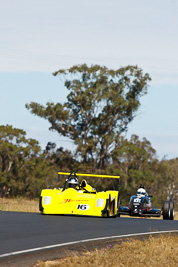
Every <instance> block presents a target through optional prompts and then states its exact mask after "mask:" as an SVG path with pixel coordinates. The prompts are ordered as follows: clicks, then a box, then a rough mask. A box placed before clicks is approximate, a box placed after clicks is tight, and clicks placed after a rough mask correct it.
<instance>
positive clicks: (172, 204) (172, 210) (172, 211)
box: [169, 201, 174, 220]
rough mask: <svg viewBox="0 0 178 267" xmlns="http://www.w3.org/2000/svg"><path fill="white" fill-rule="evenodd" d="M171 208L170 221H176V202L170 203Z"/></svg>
mask: <svg viewBox="0 0 178 267" xmlns="http://www.w3.org/2000/svg"><path fill="white" fill-rule="evenodd" d="M169 207H170V220H174V202H173V201H170V203H169Z"/></svg>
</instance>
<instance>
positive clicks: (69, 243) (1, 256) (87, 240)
mask: <svg viewBox="0 0 178 267" xmlns="http://www.w3.org/2000/svg"><path fill="white" fill-rule="evenodd" d="M165 233H178V230H171V231H157V232H146V233H136V234H126V235H116V236H106V237H97V238H91V239H85V240H79V241H73V242H66V243H61V244H56V245H50V246H44V247H38V248H31V249H26V250H20V251H15V252H10V253H5V254H1V255H0V258H3V257H8V256H13V255H19V254H23V253H28V252H34V251H39V250H44V249H51V248H57V247H64V246H69V245H76V244H80V243H86V242H92V241H99V240H107V239H116V238H124V237H132V236H144V235H154V234H165Z"/></svg>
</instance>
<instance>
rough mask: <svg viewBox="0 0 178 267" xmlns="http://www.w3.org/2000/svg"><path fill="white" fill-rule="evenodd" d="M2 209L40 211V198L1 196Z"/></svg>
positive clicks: (177, 217)
mask: <svg viewBox="0 0 178 267" xmlns="http://www.w3.org/2000/svg"><path fill="white" fill-rule="evenodd" d="M0 210H3V211H22V212H39V200H29V199H24V198H16V199H9V198H0ZM121 217H129V216H121ZM133 218H134V217H133ZM135 218H138V217H135ZM146 219H149V218H146ZM151 219H162V217H160V218H153V217H151ZM174 220H178V212H175V216H174Z"/></svg>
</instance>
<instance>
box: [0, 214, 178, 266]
mask: <svg viewBox="0 0 178 267" xmlns="http://www.w3.org/2000/svg"><path fill="white" fill-rule="evenodd" d="M166 230H168V231H170V230H178V221H168V220H154V219H140V218H138V219H137V218H92V217H77V216H57V215H41V214H39V213H24V212H3V211H1V212H0V241H1V242H0V258H1V259H2V255H4V254H7V253H12V252H17V251H22V250H28V249H33V248H38V247H44V246H50V245H56V244H62V243H66V242H72V241H80V240H86V239H92V238H99V237H109V236H118V235H126V234H135V233H145V232H155V231H166ZM9 266H10V265H9Z"/></svg>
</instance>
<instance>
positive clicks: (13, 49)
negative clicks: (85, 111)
mask: <svg viewBox="0 0 178 267" xmlns="http://www.w3.org/2000/svg"><path fill="white" fill-rule="evenodd" d="M0 4H1V8H0V93H1V94H0V95H1V98H0V124H1V125H6V124H10V125H13V126H14V127H17V128H21V129H24V130H25V131H26V132H27V137H29V138H35V139H37V140H38V141H39V142H40V145H41V146H42V147H45V145H46V143H47V142H48V141H55V142H56V143H57V145H58V146H62V145H64V146H65V147H68V148H70V147H71V148H72V143H71V142H64V141H62V140H63V138H62V137H60V136H59V135H58V134H56V133H50V132H49V130H48V127H49V124H48V123H47V122H46V121H45V120H43V119H40V118H38V117H36V116H33V115H31V114H30V113H29V111H28V110H26V109H25V104H26V103H30V102H31V101H36V102H39V103H41V104H45V103H46V102H47V101H49V100H52V101H54V102H60V101H64V100H65V96H66V93H67V92H66V91H65V90H64V88H63V87H62V85H61V82H60V80H59V79H58V78H57V77H53V76H52V72H54V71H56V70H58V69H60V68H68V67H71V66H72V65H74V64H82V63H87V64H88V65H90V64H100V65H105V66H107V67H108V68H114V69H116V68H119V67H121V66H126V65H138V66H139V67H140V68H142V69H143V70H144V72H148V73H149V74H150V76H151V78H152V82H151V83H150V87H149V90H148V94H147V95H146V96H144V97H143V99H142V101H141V103H142V106H141V108H140V110H139V112H138V117H137V118H136V119H135V120H134V121H133V123H132V125H131V126H130V128H129V132H128V136H130V135H131V134H137V135H138V136H140V137H141V138H142V137H146V138H147V139H148V140H149V141H150V142H151V144H152V146H153V147H154V148H155V149H156V151H157V155H158V157H159V158H160V159H161V158H162V157H163V156H164V155H167V158H174V157H178V120H177V114H178V105H177V100H178V64H177V62H178V49H177V47H178V31H177V29H178V16H177V14H178V2H177V1H175V0H149V1H148V0H135V1H133V0H124V1H123V0H111V1H108V0H85V1H83V0H75V1H73V0H65V1H61V0H50V1H49V0H43V1H42V0H31V1H24V0H16V1H14V0H6V1H2V0H0Z"/></svg>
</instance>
